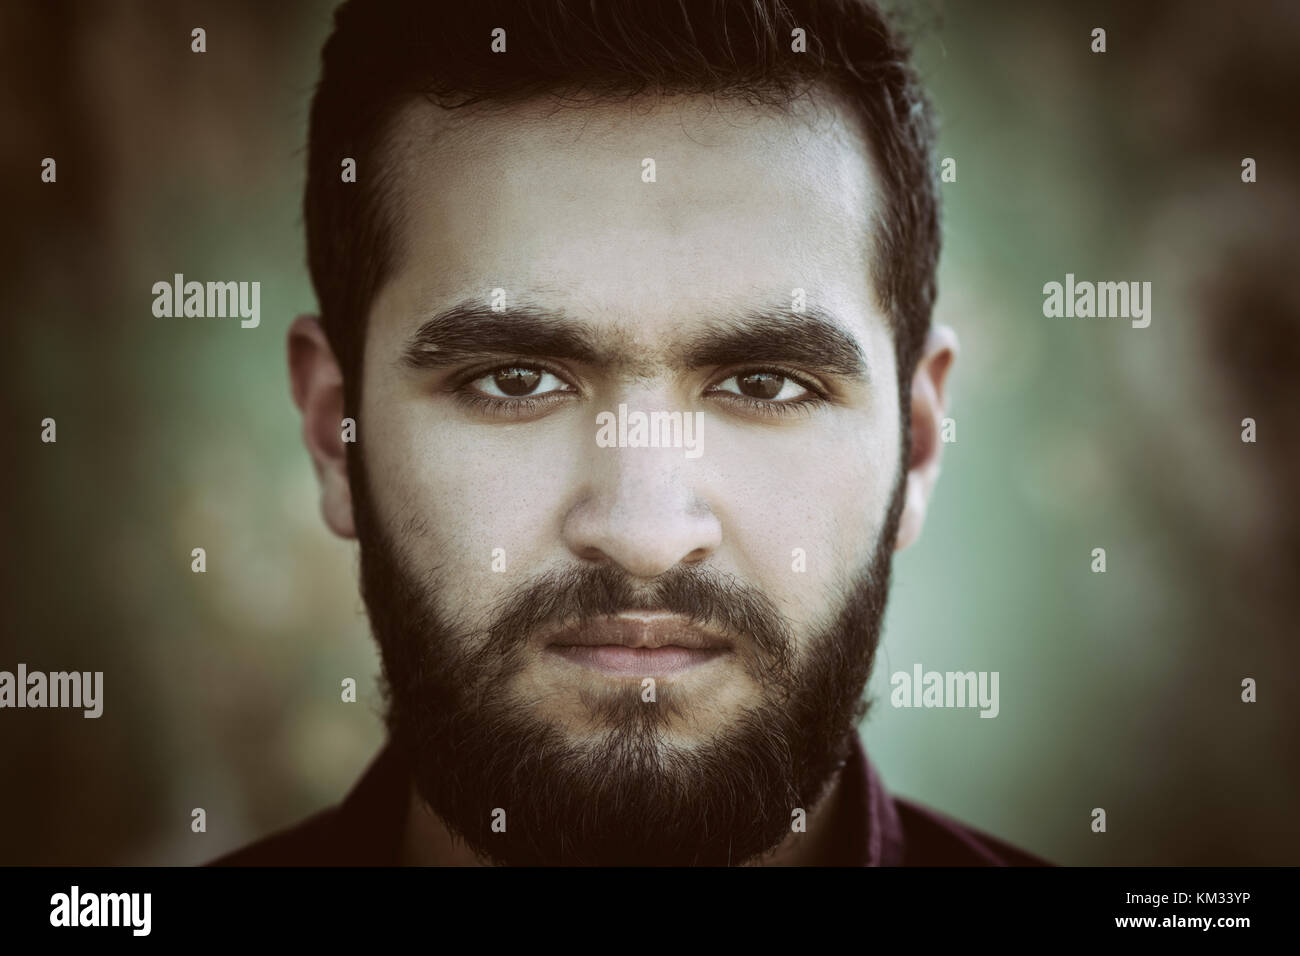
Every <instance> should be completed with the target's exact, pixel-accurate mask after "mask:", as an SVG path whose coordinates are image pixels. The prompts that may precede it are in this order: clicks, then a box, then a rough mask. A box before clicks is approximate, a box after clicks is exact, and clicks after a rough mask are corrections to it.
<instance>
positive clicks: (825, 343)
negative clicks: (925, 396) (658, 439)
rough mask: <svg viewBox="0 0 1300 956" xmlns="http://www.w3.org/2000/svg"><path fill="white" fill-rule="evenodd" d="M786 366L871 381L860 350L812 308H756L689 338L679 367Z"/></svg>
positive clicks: (834, 323) (833, 322)
mask: <svg viewBox="0 0 1300 956" xmlns="http://www.w3.org/2000/svg"><path fill="white" fill-rule="evenodd" d="M763 362H784V363H790V364H794V365H800V366H802V367H804V368H807V369H808V370H810V371H819V372H824V373H826V374H829V375H838V376H843V377H845V378H852V379H859V380H863V381H870V378H871V375H870V366H869V364H868V362H867V357H866V355H865V354H864V353H863V351H862V348H861V346H859V345H858V343H857V341H856V340H855V339H854V338H853V336H851V335H850V334H849V333H848V332H846V331H845V330H844V327H843V326H842V325H841V324H840V323H839V322H837V321H836V320H835V319H834V318H833V317H832V316H831V314H830V313H828V312H825V311H823V310H821V309H818V308H815V307H811V306H810V307H808V308H807V309H806V310H805V311H803V312H796V311H794V310H793V309H772V310H756V311H753V312H750V313H748V314H746V315H745V316H744V317H742V318H739V319H724V320H722V321H720V322H719V323H717V325H716V326H714V327H713V328H710V329H708V330H707V331H705V332H702V333H700V334H698V335H696V336H693V337H692V338H691V340H690V343H689V344H688V346H687V348H686V355H685V357H684V359H683V364H685V365H686V366H687V367H689V368H702V367H704V366H706V365H754V364H759V363H763Z"/></svg>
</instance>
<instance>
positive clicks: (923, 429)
mask: <svg viewBox="0 0 1300 956" xmlns="http://www.w3.org/2000/svg"><path fill="white" fill-rule="evenodd" d="M956 359H957V333H956V332H954V331H953V330H952V329H951V328H949V327H948V326H946V325H936V326H934V327H933V328H932V329H931V330H930V335H929V338H927V339H926V342H925V350H924V352H923V354H922V356H921V360H920V361H919V362H918V363H917V365H916V373H915V374H914V375H913V376H912V456H911V460H910V461H909V462H908V464H907V491H906V498H905V500H904V502H903V514H902V517H901V518H900V519H899V524H898V537H897V539H896V540H895V542H894V550H895V551H902V550H903V549H904V548H906V547H907V546H908V545H910V544H912V543H913V542H914V541H916V539H917V538H919V537H920V536H921V525H922V524H923V523H924V521H925V509H926V506H927V505H928V504H929V501H930V494H931V492H933V491H934V483H935V482H936V481H938V479H939V460H940V458H942V457H943V442H942V441H941V440H940V437H941V436H940V431H941V429H942V428H943V418H944V414H945V413H946V412H947V410H948V399H947V392H946V385H947V381H948V371H949V370H950V369H951V368H952V364H953V362H954V361H956Z"/></svg>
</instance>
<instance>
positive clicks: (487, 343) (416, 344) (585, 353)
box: [401, 302, 601, 369]
mask: <svg viewBox="0 0 1300 956" xmlns="http://www.w3.org/2000/svg"><path fill="white" fill-rule="evenodd" d="M488 354H507V355H546V356H549V357H551V358H558V359H570V360H572V361H575V362H585V363H588V364H593V365H594V364H599V362H600V359H601V354H600V352H599V351H598V350H597V348H596V344H595V341H594V339H593V337H592V335H591V332H590V331H589V330H588V328H587V327H586V326H585V325H583V324H582V323H580V322H576V321H574V320H572V319H569V318H566V317H565V316H564V315H563V314H562V313H556V312H549V311H546V310H544V309H537V308H532V307H529V306H514V307H510V308H506V309H502V310H500V311H497V310H494V309H491V308H489V307H487V306H485V305H482V304H477V303H469V302H462V303H459V304H457V305H454V306H452V307H451V308H449V309H444V310H442V311H441V312H438V313H437V314H436V315H434V316H432V317H430V318H429V319H427V320H425V321H424V322H423V323H422V324H421V325H420V327H419V329H417V330H416V332H415V334H414V335H412V336H411V338H410V340H409V341H408V342H407V345H406V348H405V349H404V350H403V352H402V359H401V361H402V364H404V365H406V366H407V367H409V368H414V369H439V368H446V367H448V366H451V365H456V364H458V363H460V362H463V361H465V360H466V359H471V358H477V357H480V356H483V355H488Z"/></svg>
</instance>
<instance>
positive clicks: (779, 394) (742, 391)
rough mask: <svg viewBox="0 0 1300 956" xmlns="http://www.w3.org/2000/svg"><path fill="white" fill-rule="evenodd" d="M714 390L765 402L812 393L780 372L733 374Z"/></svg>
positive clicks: (792, 398) (801, 396)
mask: <svg viewBox="0 0 1300 956" xmlns="http://www.w3.org/2000/svg"><path fill="white" fill-rule="evenodd" d="M714 390H715V391H720V392H731V393H732V394H734V395H740V396H743V397H744V398H753V399H758V400H760V401H765V402H789V401H793V400H795V399H798V398H805V397H808V396H810V395H811V394H812V393H811V392H810V391H809V390H808V389H807V388H805V387H804V386H803V385H801V384H800V383H799V382H797V381H795V380H794V379H792V378H791V377H790V376H788V375H782V374H781V373H780V372H745V373H744V374H743V375H733V376H731V378H728V379H724V380H723V381H721V382H719V383H718V384H717V385H715V386H714Z"/></svg>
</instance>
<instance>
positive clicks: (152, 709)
mask: <svg viewBox="0 0 1300 956" xmlns="http://www.w3.org/2000/svg"><path fill="white" fill-rule="evenodd" d="M332 5H333V4H332V3H331V2H329V0H326V2H321V3H306V2H298V3H289V2H277V3H260V2H251V0H250V2H229V0H222V2H215V0H213V2H193V0H191V2H169V3H161V2H159V3H145V2H127V0H103V2H91V0H85V2H71V0H41V2H37V0H10V2H6V3H4V4H3V5H2V6H0V77H3V81H4V83H3V90H2V92H0V97H2V98H3V108H4V111H3V115H4V120H5V122H4V127H5V128H4V135H3V137H2V140H0V164H2V165H0V170H2V172H3V175H2V176H0V190H3V194H2V198H3V207H2V208H3V218H4V221H5V224H4V227H3V229H0V263H2V264H3V268H2V269H0V303H2V304H3V307H4V316H5V317H4V320H3V329H4V338H3V342H4V345H3V349H0V373H2V374H0V396H2V408H3V427H4V435H3V438H4V444H3V449H4V455H3V467H2V468H0V485H2V486H3V487H2V492H3V493H2V496H0V500H3V511H2V512H0V513H2V514H3V522H4V523H3V526H0V533H2V534H3V541H4V545H3V551H2V552H0V553H2V554H3V558H2V559H0V560H2V561H3V564H2V565H0V622H2V624H3V627H2V630H0V669H7V670H11V671H12V670H14V669H15V667H16V665H17V664H18V662H20V661H21V662H25V663H26V664H27V665H28V667H29V668H32V669H39V670H45V671H53V670H64V669H76V670H92V671H93V670H102V671H104V672H105V698H106V703H105V711H104V716H103V717H102V718H100V719H99V720H86V719H84V718H83V717H82V716H81V713H80V712H79V711H58V710H45V711H31V710H21V711H19V710H5V711H0V784H2V785H0V863H22V864H51V863H62V864H100V863H176V864H188V863H197V862H201V861H204V860H208V859H211V858H213V857H215V856H216V855H218V854H220V853H222V852H225V851H227V850H230V849H232V848H234V847H236V846H238V845H241V844H243V843H245V842H247V841H249V840H251V839H253V838H255V837H258V836H261V835H263V834H265V833H267V832H269V831H271V830H272V829H275V828H278V827H281V826H284V825H287V824H290V823H293V822H296V821H298V820H299V819H301V818H303V817H305V816H306V815H307V814H309V813H311V812H314V811H315V810H318V809H320V808H323V807H324V806H326V805H328V804H331V803H333V802H336V801H337V800H338V799H340V798H341V797H342V795H343V794H344V793H345V792H346V790H347V789H348V788H349V787H350V786H351V784H352V782H353V781H354V780H355V779H356V777H357V776H358V775H359V774H360V773H361V771H362V770H363V768H364V766H365V765H366V763H367V761H368V760H369V759H370V757H371V756H372V754H373V753H375V752H376V751H377V749H378V748H379V746H380V744H381V742H382V728H381V724H380V720H379V717H378V713H379V703H378V700H377V696H376V685H375V676H376V674H377V672H378V658H377V655H376V653H375V651H374V648H373V644H372V641H371V639H370V637H369V631H368V628H367V624H366V619H365V615H364V611H363V607H362V604H361V600H360V597H359V596H358V592H357V587H356V557H355V552H354V550H353V546H351V545H349V544H346V543H344V542H342V541H339V540H337V539H335V538H333V537H331V536H330V535H329V533H328V532H327V531H326V530H325V528H324V526H323V524H322V523H321V521H320V519H319V516H318V510H317V493H316V485H315V478H314V475H313V472H312V469H311V466H310V463H309V461H308V458H307V456H306V453H305V451H303V449H302V445H301V442H300V439H299V434H298V419H297V415H296V412H295V410H294V409H293V407H292V404H291V402H290V399H289V391H288V383H287V375H286V371H285V359H284V336H285V332H286V330H287V327H288V324H289V323H290V321H291V320H292V319H293V318H294V316H295V315H297V314H299V313H301V312H303V311H309V310H311V309H312V308H313V306H314V296H313V293H312V290H311V287H310V284H309V282H308V279H307V273H306V268H305V249H304V241H303V231H302V223H301V216H300V211H299V203H300V199H301V195H302V187H303V180H304V169H305V154H304V149H303V146H304V142H305V128H306V116H307V109H308V104H309V98H310V93H311V89H312V86H313V84H314V82H315V78H316V61H317V56H318V51H319V49H320V45H321V43H322V42H323V40H324V38H325V36H326V35H327V33H328V30H329V25H330V13H331V8H332ZM906 16H907V17H908V19H909V20H910V21H911V22H912V24H913V28H914V30H915V31H916V35H917V46H918V56H919V63H920V66H921V70H922V73H923V76H924V78H925V80H926V81H927V83H928V85H929V88H930V90H931V93H932V97H933V99H934V101H935V104H936V106H937V108H938V110H939V114H940V117H941V121H942V134H941V140H940V148H939V155H940V156H941V157H953V158H955V159H956V160H957V171H958V178H957V181H956V182H954V183H947V184H945V185H944V187H943V189H944V202H945V215H946V238H945V251H944V259H943V264H942V269H941V274H940V286H941V290H942V291H941V296H940V302H939V306H938V314H937V319H938V320H939V321H944V322H947V323H949V324H951V325H952V326H954V327H955V328H956V329H957V331H958V333H959V335H960V338H961V342H962V352H961V356H960V359H959V362H958V365H957V367H956V370H955V373H954V378H953V382H952V387H953V409H952V415H953V417H954V418H955V420H956V422H957V442H956V443H955V444H950V445H948V446H946V448H945V464H944V473H943V477H942V479H941V481H940V483H939V486H938V489H937V492H936V497H935V500H934V502H933V506H932V510H931V513H930V516H929V519H928V522H927V526H926V531H925V534H924V536H923V538H922V540H921V542H920V543H919V544H918V545H917V546H916V547H915V548H914V549H912V550H910V551H908V552H905V553H903V554H901V555H900V556H899V557H898V558H897V560H896V562H895V587H894V592H893V596H892V599H891V601H892V603H891V607H890V611H889V614H888V619H887V626H886V637H885V641H884V644H883V645H882V650H881V652H880V656H879V658H878V663H877V668H876V674H875V676H874V677H873V679H872V682H871V685H870V693H871V694H872V696H873V697H874V698H875V699H876V704H875V706H874V707H873V710H872V712H871V714H870V715H869V717H868V720H867V721H866V723H865V725H864V731H863V732H864V736H865V739H866V742H867V748H868V751H869V753H870V754H871V755H872V758H873V759H874V760H875V761H876V762H877V763H878V765H879V767H880V769H881V772H882V775H883V777H884V779H885V781H886V783H887V784H888V785H889V786H890V787H891V789H892V790H894V791H895V792H896V793H898V794H900V795H905V796H908V797H911V798H913V799H916V800H919V801H921V802H924V803H927V804H929V805H931V806H933V807H936V808H939V809H941V810H943V811H945V812H948V813H950V814H952V815H954V816H956V817H958V818H960V819H962V820H965V821H967V822H969V823H971V824H973V825H975V826H978V827H981V828H983V829H986V830H988V831H990V832H992V833H994V834H997V835H999V836H1002V837H1004V838H1006V839H1008V840H1011V841H1012V842H1014V843H1018V844H1020V845H1022V846H1024V847H1026V848H1027V849H1030V850H1032V851H1035V852H1037V853H1039V854H1042V855H1044V856H1046V857H1048V858H1050V859H1052V860H1054V861H1056V862H1061V863H1071V864H1106V863H1116V864H1158V863H1169V864H1194V863H1195V864H1296V863H1300V823H1298V822H1297V816H1296V814H1295V806H1296V797H1297V793H1298V792H1300V719H1297V718H1298V717H1300V704H1298V703H1297V697H1296V693H1297V680H1296V676H1295V675H1296V673H1297V671H1298V670H1300V647H1297V642H1296V636H1297V623H1296V622H1297V611H1298V610H1300V597H1298V596H1297V583H1298V582H1300V508H1298V507H1297V505H1296V503H1295V502H1294V500H1293V496H1294V494H1295V492H1296V491H1297V489H1298V488H1300V456H1298V455H1297V453H1296V447H1297V444H1296V442H1297V437H1300V436H1298V433H1300V375H1297V367H1298V366H1300V291H1297V285H1296V282H1297V270H1296V257H1297V250H1300V225H1298V223H1300V219H1298V217H1297V212H1298V211H1300V204H1298V203H1297V198H1298V197H1297V192H1298V187H1297V182H1298V180H1297V173H1298V172H1300V169H1298V167H1300V161H1298V160H1297V157H1298V156H1300V152H1298V151H1297V146H1298V145H1300V144H1298V143H1297V139H1298V137H1300V133H1298V130H1300V127H1297V124H1296V122H1295V109H1294V103H1295V99H1296V96H1297V94H1298V93H1300V82H1297V81H1298V80H1300V60H1297V58H1296V57H1295V53H1294V51H1295V50H1296V48H1297V46H1298V45H1300V6H1297V5H1296V4H1294V3H1291V2H1288V0H1276V2H1267V0H1250V2H1244V3H1240V4H1223V3H1198V2H1190V3H1184V2H1144V3H1141V4H1130V3H1124V2H1120V0H1116V2H1110V3H1079V4H1068V5H1066V4H1051V3H1038V2H1024V3H1003V2H983V3H979V4H967V3H961V4H958V3H951V4H945V3H938V2H927V3H923V4H916V5H909V6H908V7H907V9H906ZM196 26H202V27H204V28H205V29H206V31H207V38H208V41H207V42H208V51H207V52H206V53H205V54H203V55H197V54H194V53H191V52H190V30H191V29H192V28H194V27H196ZM1098 26H1100V27H1103V28H1105V29H1106V30H1107V42H1108V50H1107V52H1106V53H1105V54H1093V53H1092V52H1090V49H1089V47H1090V31H1091V30H1092V29H1093V28H1094V27H1098ZM46 156H52V157H54V158H56V160H57V162H58V181H57V184H54V185H47V184H42V183H41V182H40V178H39V174H40V162H41V160H42V158H44V157H46ZM1244 157H1252V158H1254V159H1255V160H1256V161H1257V163H1258V182H1257V183H1254V184H1244V183H1242V181H1241V178H1240V171H1241V160H1242V159H1243V158H1244ZM176 272H181V273H184V274H185V275H186V276H187V277H193V278H196V279H199V280H208V279H232V280H252V279H258V280H259V281H260V282H261V283H262V300H261V310H262V320H261V326H260V327H259V328H257V329H255V330H250V329H241V328H240V327H239V325H238V322H237V320H229V319H228V320H220V319H215V320H202V319H189V320H168V319H157V318H154V316H153V315H152V312H151V305H152V301H153V297H152V293H151V291H150V288H151V286H152V284H153V283H154V282H156V281H159V280H162V279H169V278H170V277H171V276H172V275H173V274H174V273H176ZM1067 272H1073V273H1074V274H1075V275H1076V277H1078V278H1079V279H1090V280H1146V281H1150V282H1152V285H1153V304H1154V311H1153V320H1152V323H1151V325H1150V327H1149V328H1146V329H1133V328H1131V327H1130V326H1129V324H1128V322H1127V321H1124V320H1103V319H1094V320H1067V319H1057V320H1052V319H1046V318H1044V317H1043V315H1042V301H1043V296H1042V286H1043V284H1044V283H1045V282H1048V281H1053V280H1055V281H1063V280H1064V276H1065V274H1066V273H1067ZM47 416H48V417H53V418H55V419H56V421H57V423H58V424H57V428H58V441H57V443H56V444H43V443H42V442H41V441H40V422H41V420H42V419H43V418H45V417H47ZM1248 416H1249V417H1252V418H1254V419H1255V420H1256V421H1257V423H1258V442H1257V443H1255V444H1244V443H1243V442H1242V441H1241V440H1240V433H1241V420H1242V419H1243V418H1245V417H1248ZM194 547H204V548H206V550H207V555H208V571H207V573H206V574H202V575H200V574H194V573H192V572H191V570H190V561H191V558H190V551H191V549H192V548H194ZM1095 547H1104V548H1106V551H1107V561H1108V571H1107V573H1106V574H1093V573H1092V572H1091V571H1090V563H1091V551H1092V549H1093V548H1095ZM916 662H920V663H921V664H923V666H924V667H925V668H926V669H927V670H928V669H935V670H941V671H943V670H968V669H969V670H988V671H994V670H996V671H998V672H999V673H1000V675H1001V686H1000V691H1001V714H1000V716H999V717H998V718H997V719H995V720H987V719H979V718H978V717H977V716H976V712H975V711H973V710H923V709H922V710H902V709H899V710H895V709H892V708H891V707H890V706H889V690H890V687H889V680H888V678H889V675H890V674H891V673H892V672H894V671H896V670H908V671H910V670H911V667H912V665H913V664H914V663H916ZM344 676H353V677H356V678H357V680H358V685H359V688H360V692H361V693H360V701H359V702H358V703H357V704H344V703H342V702H340V700H339V682H340V680H341V679H342V677H344ZM1245 677H1253V678H1255V679H1256V680H1257V681H1258V688H1259V690H1258V694H1259V700H1258V702H1257V703H1254V704H1244V703H1242V702H1241V700H1240V693H1241V681H1242V679H1243V678H1245ZM195 807H203V808H204V809H205V810H206V812H207V826H208V829H207V832H206V833H203V834H195V833H192V832H191V830H190V819H191V818H190V811H191V810H192V809H193V808H195ZM1094 807H1103V808H1105V809H1106V811H1107V817H1108V830H1107V832H1106V833H1104V834H1096V833H1093V832H1092V831H1091V829H1090V822H1091V810H1092V808H1094Z"/></svg>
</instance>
